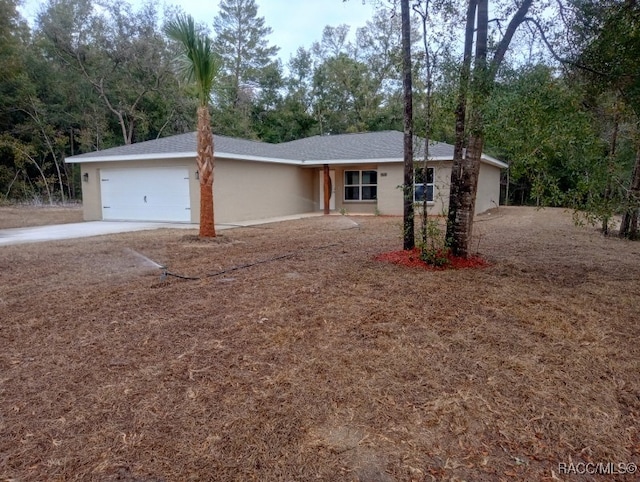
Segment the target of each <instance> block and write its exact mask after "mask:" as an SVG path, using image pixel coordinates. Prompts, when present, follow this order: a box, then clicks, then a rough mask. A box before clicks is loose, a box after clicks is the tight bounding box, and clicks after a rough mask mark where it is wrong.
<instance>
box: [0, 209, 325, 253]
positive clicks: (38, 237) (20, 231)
mask: <svg viewBox="0 0 640 482" xmlns="http://www.w3.org/2000/svg"><path fill="white" fill-rule="evenodd" d="M321 215H322V213H307V214H296V215H293V216H281V217H277V218H269V219H259V220H255V221H242V222H238V223H228V224H226V223H225V224H220V225H216V230H224V229H231V228H236V227H247V226H256V225H260V224H267V223H276V222H280V221H290V220H293V219H302V218H308V217H314V216H321ZM161 228H168V229H194V230H195V229H198V225H197V224H186V223H145V222H135V221H86V222H84V223H69V224H52V225H49V226H34V227H29V228H11V229H0V246H8V245H10V244H24V243H39V242H44V241H57V240H61V239H74V238H87V237H90V236H102V235H105V234H117V233H129V232H133V231H147V230H152V229H161Z"/></svg>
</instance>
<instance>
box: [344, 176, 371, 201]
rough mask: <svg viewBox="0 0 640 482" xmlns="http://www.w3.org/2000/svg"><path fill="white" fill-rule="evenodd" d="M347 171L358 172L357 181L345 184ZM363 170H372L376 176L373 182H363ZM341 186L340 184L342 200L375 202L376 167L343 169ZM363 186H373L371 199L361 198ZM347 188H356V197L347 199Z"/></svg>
mask: <svg viewBox="0 0 640 482" xmlns="http://www.w3.org/2000/svg"><path fill="white" fill-rule="evenodd" d="M349 172H357V173H358V183H357V184H347V173H349ZM365 172H374V173H375V177H376V182H375V184H371V183H367V184H365V183H364V182H363V175H362V174H363V173H365ZM342 177H343V181H344V183H343V186H342V201H343V202H345V203H357V202H364V203H375V202H377V201H378V171H377V169H345V170H344V172H343V176H342ZM365 187H373V188H375V198H373V199H363V198H362V192H363V188H365ZM347 188H358V199H347Z"/></svg>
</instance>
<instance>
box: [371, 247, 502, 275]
mask: <svg viewBox="0 0 640 482" xmlns="http://www.w3.org/2000/svg"><path fill="white" fill-rule="evenodd" d="M438 257H443V258H444V257H446V259H447V262H446V263H444V264H443V265H441V266H436V265H434V264H430V263H427V262H425V261H423V260H422V259H421V258H420V249H419V248H414V249H411V250H406V251H388V252H386V253H381V254H378V255H376V256H374V258H373V259H374V260H375V261H383V262H385V263H392V264H397V265H400V266H406V267H407V268H422V269H429V270H437V271H442V270H446V269H469V268H486V267H487V266H489V263H487V261H485V260H484V259H482V258H481V257H480V256H469V257H468V258H462V257H459V256H454V255H453V254H451V253H450V252H447V253H439V254H438Z"/></svg>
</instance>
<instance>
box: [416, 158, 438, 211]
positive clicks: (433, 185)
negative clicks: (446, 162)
mask: <svg viewBox="0 0 640 482" xmlns="http://www.w3.org/2000/svg"><path fill="white" fill-rule="evenodd" d="M418 169H426V170H427V179H426V180H427V181H428V180H429V174H428V172H429V170H430V171H431V182H416V177H417V176H416V171H417V170H418ZM420 186H424V189H425V190H426V192H427V204H433V203H434V202H435V201H434V200H435V197H436V168H435V167H431V166H426V167H418V168H416V169H415V170H414V172H413V202H414V203H421V202H423V201H424V199H422V198H420V199H418V198H416V187H420ZM429 187H431V199H429V197H428V194H429Z"/></svg>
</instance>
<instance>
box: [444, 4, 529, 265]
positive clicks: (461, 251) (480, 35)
mask: <svg viewBox="0 0 640 482" xmlns="http://www.w3.org/2000/svg"><path fill="white" fill-rule="evenodd" d="M532 3H533V0H524V1H523V2H522V3H521V4H520V6H519V7H518V10H517V11H516V13H515V14H514V16H513V18H512V19H511V21H510V22H509V25H508V26H507V29H506V30H505V34H504V36H503V37H502V39H501V40H500V42H499V43H498V45H497V48H496V51H495V54H494V57H493V61H492V62H491V65H490V66H488V64H487V37H488V24H489V2H488V0H470V1H469V10H468V11H467V25H466V31H465V62H466V61H467V54H468V53H469V55H470V49H469V51H468V50H467V47H468V46H469V42H472V38H473V30H474V28H473V27H474V22H473V13H474V7H475V10H477V29H476V30H477V31H476V53H475V63H474V68H473V78H472V80H471V88H470V89H469V90H465V89H466V87H465V86H464V81H465V80H467V79H468V78H469V75H468V71H467V70H466V69H468V65H470V60H469V64H465V65H464V66H463V68H462V72H461V87H460V97H461V98H462V95H463V94H464V95H465V97H468V96H469V95H471V101H472V102H471V112H470V115H469V123H470V125H469V133H470V135H469V147H468V149H467V153H466V154H465V156H464V161H462V143H461V142H462V141H461V140H463V139H464V117H463V115H462V112H456V145H455V149H454V160H453V167H452V171H451V193H450V196H449V215H448V218H447V241H448V242H449V245H450V248H451V250H452V252H453V254H455V255H456V256H463V257H467V256H469V246H470V242H471V234H472V230H473V216H474V212H475V200H476V193H477V185H478V174H479V172H480V158H481V157H482V148H483V144H484V120H483V114H482V112H483V109H484V104H485V103H486V101H487V99H488V97H489V94H490V92H491V87H492V84H493V81H494V79H495V76H496V73H497V71H498V68H499V67H500V64H501V63H502V61H503V59H504V56H505V54H506V51H507V49H508V48H509V44H510V43H511V39H512V38H513V35H514V34H515V31H516V29H517V28H518V26H519V25H520V24H521V23H522V22H523V21H524V19H525V16H526V14H527V12H528V11H529V8H530V7H531V4H532ZM458 107H459V109H461V107H466V104H465V103H464V102H463V101H462V100H460V101H459V105H458ZM459 122H462V123H463V127H462V128H461V127H460V126H459V125H458V124H459Z"/></svg>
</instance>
